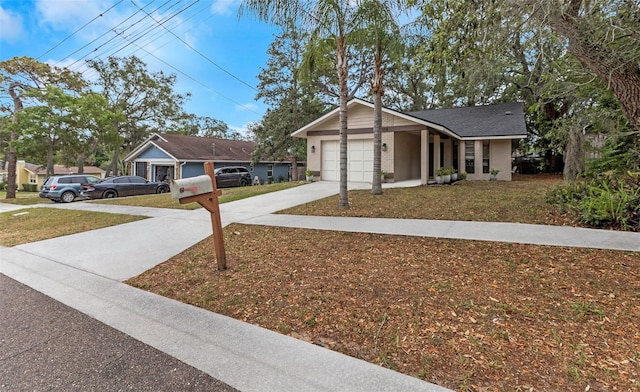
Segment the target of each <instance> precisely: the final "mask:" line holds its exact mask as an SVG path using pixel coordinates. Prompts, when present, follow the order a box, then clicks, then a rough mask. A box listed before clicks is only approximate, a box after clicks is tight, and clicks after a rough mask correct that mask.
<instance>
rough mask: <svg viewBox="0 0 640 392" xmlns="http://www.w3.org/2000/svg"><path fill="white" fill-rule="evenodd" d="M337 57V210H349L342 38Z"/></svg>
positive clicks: (345, 75) (344, 67) (346, 89)
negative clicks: (338, 102)
mask: <svg viewBox="0 0 640 392" xmlns="http://www.w3.org/2000/svg"><path fill="white" fill-rule="evenodd" d="M337 57H338V61H337V68H338V80H339V83H340V200H339V203H338V208H339V209H341V210H346V209H349V196H348V192H347V168H348V166H347V164H348V162H347V130H348V125H347V113H348V109H347V103H348V102H347V100H348V94H349V91H348V87H347V77H348V76H349V68H348V65H347V48H346V39H345V38H344V37H343V36H340V37H339V38H338V47H337Z"/></svg>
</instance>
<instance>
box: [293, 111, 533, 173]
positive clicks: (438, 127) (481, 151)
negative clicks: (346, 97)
mask: <svg viewBox="0 0 640 392" xmlns="http://www.w3.org/2000/svg"><path fill="white" fill-rule="evenodd" d="M373 107H374V106H373V104H372V103H370V102H366V101H363V100H360V99H352V100H351V101H349V103H348V121H347V123H348V132H347V138H348V144H347V150H348V157H347V162H348V180H349V181H354V182H371V181H372V180H373ZM339 110H340V108H336V109H334V110H332V111H331V112H329V113H327V114H326V115H324V116H322V117H320V118H319V119H317V120H315V121H313V122H311V123H309V124H307V125H306V126H304V127H302V128H300V129H298V130H297V131H295V132H294V133H293V134H292V136H294V137H299V138H305V139H307V167H308V169H309V170H311V171H312V172H313V174H314V177H316V178H319V179H321V180H325V181H339V179H340V141H339V138H340V136H339V130H340V122H339ZM526 137H527V128H526V124H525V119H524V110H523V104H522V103H519V102H512V103H498V104H492V105H483V106H471V107H461V108H452V109H434V110H423V111H418V112H407V113H403V112H399V111H396V110H392V109H388V108H383V109H382V143H383V144H382V171H383V172H384V173H385V180H386V181H403V180H414V179H420V180H421V183H422V184H425V185H426V184H428V183H431V182H432V181H433V178H434V173H437V170H438V168H440V167H445V168H451V167H452V168H454V169H456V170H457V171H458V172H463V171H464V172H466V173H467V179H468V180H488V179H489V177H490V172H491V170H492V169H496V170H499V171H500V172H499V174H498V177H497V179H498V180H504V181H510V180H511V171H512V165H511V152H512V151H513V149H514V148H515V146H517V144H518V142H519V140H520V139H524V138H526Z"/></svg>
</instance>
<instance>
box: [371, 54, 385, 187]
mask: <svg viewBox="0 0 640 392" xmlns="http://www.w3.org/2000/svg"><path fill="white" fill-rule="evenodd" d="M382 80H383V71H382V58H381V54H380V53H379V52H377V53H376V55H375V69H374V72H373V79H372V81H371V90H372V92H373V181H372V185H371V194H373V195H381V194H382V95H383V94H384V88H383V86H382V84H383V82H382Z"/></svg>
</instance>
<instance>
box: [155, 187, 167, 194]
mask: <svg viewBox="0 0 640 392" xmlns="http://www.w3.org/2000/svg"><path fill="white" fill-rule="evenodd" d="M167 192H169V190H168V189H167V187H166V186H160V187H158V190H156V193H167Z"/></svg>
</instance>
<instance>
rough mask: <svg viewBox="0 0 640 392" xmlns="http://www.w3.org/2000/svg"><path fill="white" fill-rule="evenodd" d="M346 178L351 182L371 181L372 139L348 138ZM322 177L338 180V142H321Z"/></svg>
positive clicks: (326, 179)
mask: <svg viewBox="0 0 640 392" xmlns="http://www.w3.org/2000/svg"><path fill="white" fill-rule="evenodd" d="M347 154H348V156H347V164H348V169H347V170H348V171H347V178H348V181H353V182H371V181H373V140H349V141H348V144H347ZM322 179H323V180H325V181H340V142H339V141H337V140H336V141H324V142H322Z"/></svg>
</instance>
